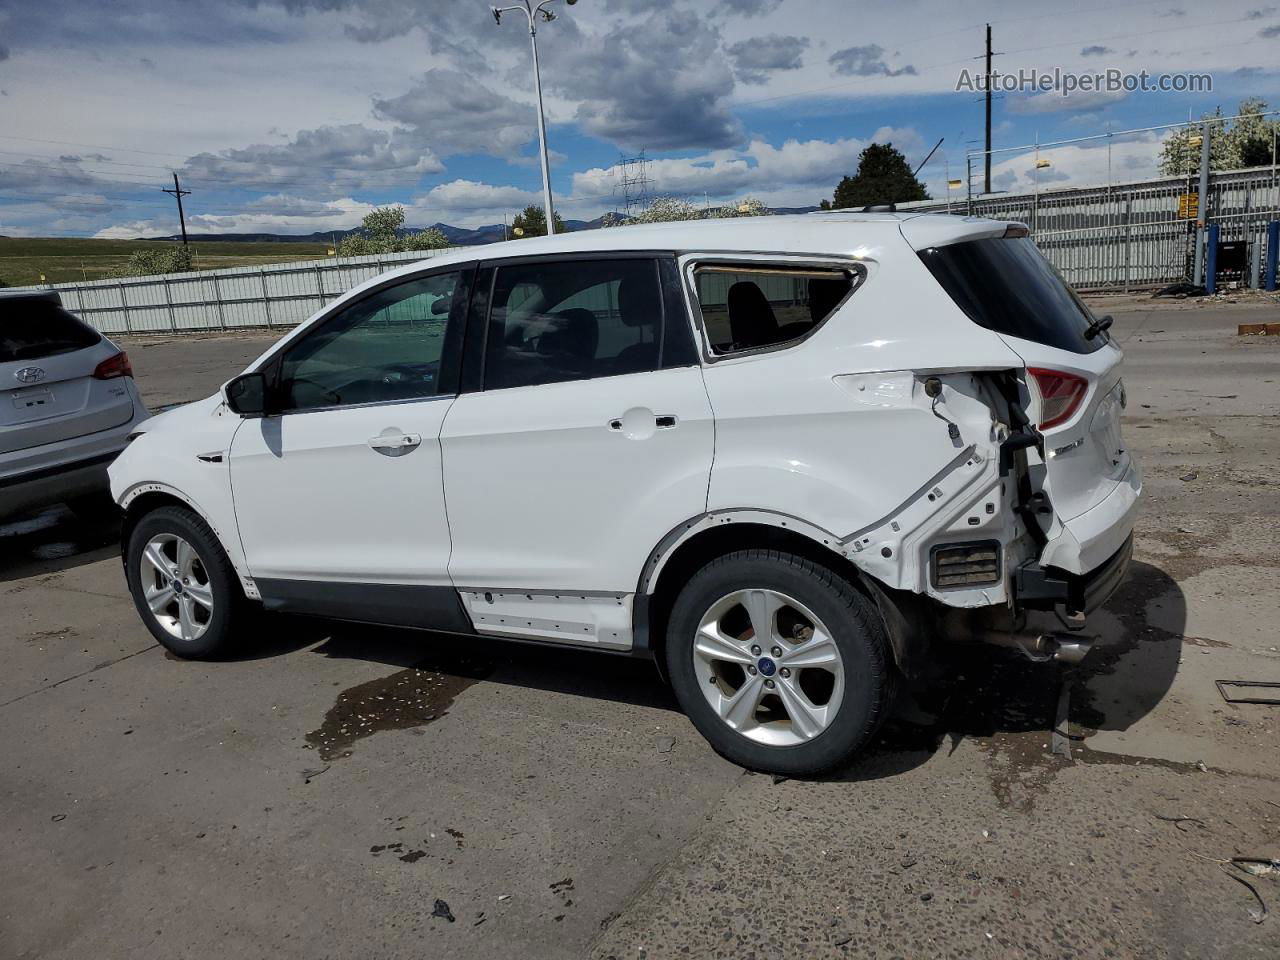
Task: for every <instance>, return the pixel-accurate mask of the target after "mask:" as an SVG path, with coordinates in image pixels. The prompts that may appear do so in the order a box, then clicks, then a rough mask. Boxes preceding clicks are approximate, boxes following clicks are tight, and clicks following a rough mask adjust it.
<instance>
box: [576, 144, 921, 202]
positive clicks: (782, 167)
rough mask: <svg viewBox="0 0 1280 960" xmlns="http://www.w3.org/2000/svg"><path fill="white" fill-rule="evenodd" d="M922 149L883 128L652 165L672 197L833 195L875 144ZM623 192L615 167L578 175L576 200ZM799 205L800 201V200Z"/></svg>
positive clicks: (661, 188) (658, 185) (656, 188)
mask: <svg viewBox="0 0 1280 960" xmlns="http://www.w3.org/2000/svg"><path fill="white" fill-rule="evenodd" d="M873 142H876V143H892V144H894V146H896V147H898V149H900V150H903V151H905V152H908V153H909V152H912V151H915V150H918V149H919V145H920V142H921V138H920V136H919V134H917V133H916V131H915V130H912V129H910V128H899V129H895V128H891V127H881V128H880V129H879V130H876V131H875V132H874V133H873V134H872V135H871V136H870V137H868V138H867V139H865V140H864V139H857V138H850V139H841V140H805V141H801V140H787V141H786V142H785V143H783V144H782V145H781V146H776V147H775V146H773V145H772V144H769V143H767V142H765V141H763V140H754V141H752V142H751V143H750V144H748V146H747V147H746V148H745V149H743V150H717V151H712V152H710V153H706V154H702V155H700V156H695V157H683V158H661V159H656V160H652V161H650V163H649V176H650V177H652V178H653V181H654V182H653V187H652V192H654V193H658V194H670V195H673V196H701V195H702V194H704V193H706V194H709V195H710V196H711V197H718V198H723V197H730V196H736V195H738V194H742V193H748V192H750V193H758V194H760V195H761V197H762V198H763V197H764V195H765V194H768V195H769V196H774V197H777V196H790V197H797V198H798V197H808V198H809V199H808V200H806V201H803V202H805V203H809V204H812V203H815V202H816V198H817V197H820V196H824V195H826V194H830V193H831V191H832V190H834V189H835V185H836V183H837V182H839V180H840V178H841V177H842V176H844V175H845V174H852V173H853V172H854V170H855V169H856V168H857V165H858V154H860V153H861V152H862V151H863V150H864V149H866V147H867V146H868V145H870V144H871V143H873ZM617 188H618V181H617V171H616V169H615V168H612V167H609V168H602V167H595V168H593V169H590V170H584V171H582V172H580V173H576V174H574V177H573V187H572V191H573V193H574V195H576V196H600V195H603V196H609V195H611V194H613V193H614V192H615V191H616V189H617ZM796 202H800V201H799V200H797V201H796Z"/></svg>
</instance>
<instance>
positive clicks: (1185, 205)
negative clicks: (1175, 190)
mask: <svg viewBox="0 0 1280 960" xmlns="http://www.w3.org/2000/svg"><path fill="white" fill-rule="evenodd" d="M1199 214H1200V194H1198V193H1180V194H1178V219H1179V220H1194V219H1195V218H1196V217H1197V216H1199Z"/></svg>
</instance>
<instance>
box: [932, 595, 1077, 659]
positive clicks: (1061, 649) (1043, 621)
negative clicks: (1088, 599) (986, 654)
mask: <svg viewBox="0 0 1280 960" xmlns="http://www.w3.org/2000/svg"><path fill="white" fill-rule="evenodd" d="M1035 619H1036V620H1038V621H1039V622H1038V623H1033V624H1028V623H1027V618H1026V617H1025V616H1019V617H1016V618H1015V617H1011V616H1009V615H1008V613H1007V611H1004V610H1001V611H998V612H994V613H993V612H992V611H975V610H962V609H959V608H956V609H952V610H948V611H947V613H946V614H945V615H944V616H943V617H942V619H941V620H940V621H939V632H940V633H941V634H942V635H943V636H945V637H947V638H949V639H953V640H958V641H962V642H969V643H992V644H996V645H997V646H1001V647H1016V648H1017V649H1018V650H1021V651H1022V652H1023V654H1025V655H1026V657H1027V659H1028V660H1032V661H1035V662H1036V663H1049V662H1050V661H1057V662H1058V663H1065V664H1068V665H1074V664H1077V663H1079V662H1080V661H1081V660H1083V659H1084V658H1085V657H1086V656H1087V655H1088V653H1089V651H1090V650H1092V649H1093V644H1094V642H1095V641H1096V640H1097V639H1098V638H1097V637H1096V636H1087V635H1085V634H1082V633H1074V632H1072V633H1061V632H1058V631H1056V630H1054V629H1053V625H1054V621H1053V619H1052V618H1051V617H1049V616H1047V615H1039V614H1037V615H1036V617H1035ZM1082 626H1083V624H1082Z"/></svg>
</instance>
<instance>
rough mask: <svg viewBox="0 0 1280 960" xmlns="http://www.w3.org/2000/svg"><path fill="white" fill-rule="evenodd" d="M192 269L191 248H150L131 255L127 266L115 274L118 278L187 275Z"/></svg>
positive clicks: (126, 262)
mask: <svg viewBox="0 0 1280 960" xmlns="http://www.w3.org/2000/svg"><path fill="white" fill-rule="evenodd" d="M191 269H192V265H191V248H190V247H186V246H183V247H177V246H175V247H172V248H170V249H167V250H166V249H165V248H163V247H149V248H147V249H145V250H135V251H134V252H133V253H131V254H129V259H128V260H126V261H125V265H124V266H123V267H122V268H121V269H120V270H118V271H116V272H115V274H114V275H115V276H117V277H150V276H154V275H156V274H161V273H187V272H188V271H190V270H191Z"/></svg>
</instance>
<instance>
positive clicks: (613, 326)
mask: <svg viewBox="0 0 1280 960" xmlns="http://www.w3.org/2000/svg"><path fill="white" fill-rule="evenodd" d="M662 320H663V302H662V288H661V286H660V283H659V280H658V264H657V261H655V260H652V259H648V258H646V259H636V260H631V259H617V260H613V259H611V260H565V261H555V260H545V261H539V262H534V263H521V264H513V265H511V266H504V267H499V268H498V275H497V278H496V280H495V281H494V285H493V296H492V299H491V302H490V308H489V329H488V335H487V341H486V344H485V368H484V389H486V390H498V389H502V388H504V387H531V386H537V385H539V384H544V383H561V382H564V381H566V380H586V379H591V378H594V377H611V376H620V375H623V374H629V373H644V372H648V371H651V370H656V369H658V366H659V361H660V358H661V352H662V326H663V324H662Z"/></svg>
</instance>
